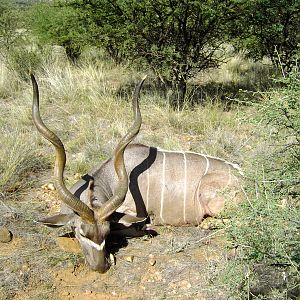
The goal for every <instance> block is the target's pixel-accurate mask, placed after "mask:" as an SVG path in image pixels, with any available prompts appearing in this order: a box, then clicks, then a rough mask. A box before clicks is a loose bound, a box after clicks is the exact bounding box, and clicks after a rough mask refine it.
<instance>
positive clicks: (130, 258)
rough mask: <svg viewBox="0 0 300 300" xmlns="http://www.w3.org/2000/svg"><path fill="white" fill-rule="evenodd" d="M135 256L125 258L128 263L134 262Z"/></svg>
mask: <svg viewBox="0 0 300 300" xmlns="http://www.w3.org/2000/svg"><path fill="white" fill-rule="evenodd" d="M133 259H134V256H133V255H129V256H125V260H126V261H128V262H131V263H132V262H133Z"/></svg>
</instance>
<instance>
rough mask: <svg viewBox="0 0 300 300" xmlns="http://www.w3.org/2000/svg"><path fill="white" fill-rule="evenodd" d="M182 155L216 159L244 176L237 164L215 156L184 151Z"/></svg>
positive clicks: (166, 151) (162, 150)
mask: <svg viewBox="0 0 300 300" xmlns="http://www.w3.org/2000/svg"><path fill="white" fill-rule="evenodd" d="M157 150H158V151H160V152H165V153H168V152H169V153H183V152H182V151H172V150H164V149H160V148H157ZM184 153H186V154H195V155H200V156H204V157H206V158H211V159H216V160H220V161H222V162H224V163H225V164H227V165H230V166H232V167H233V168H234V169H236V170H237V171H238V172H239V173H240V174H241V175H242V176H244V173H243V171H242V168H241V167H240V166H239V165H238V164H235V163H232V162H229V161H227V160H225V159H223V158H220V157H216V156H211V155H207V154H202V153H197V152H193V151H184Z"/></svg>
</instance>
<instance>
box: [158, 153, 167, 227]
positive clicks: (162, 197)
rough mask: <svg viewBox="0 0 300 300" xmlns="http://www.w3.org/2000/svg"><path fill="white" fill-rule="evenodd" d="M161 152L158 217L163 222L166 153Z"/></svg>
mask: <svg viewBox="0 0 300 300" xmlns="http://www.w3.org/2000/svg"><path fill="white" fill-rule="evenodd" d="M162 154H163V164H162V187H161V194H160V214H159V215H160V219H161V220H162V222H163V223H164V222H165V221H164V218H163V209H164V192H165V180H166V178H165V177H166V154H165V153H164V152H162Z"/></svg>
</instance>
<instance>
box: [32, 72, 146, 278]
mask: <svg viewBox="0 0 300 300" xmlns="http://www.w3.org/2000/svg"><path fill="white" fill-rule="evenodd" d="M145 78H146V77H144V78H143V79H142V80H141V82H140V83H139V84H138V85H137V87H136V89H135V92H134V95H133V100H132V106H133V112H134V122H133V124H132V126H131V127H130V129H129V130H128V132H127V134H126V135H125V136H124V137H123V138H122V139H121V141H120V142H119V144H118V145H117V147H116V149H115V151H114V156H113V159H114V168H115V172H116V174H117V178H118V179H117V180H118V183H117V187H116V189H115V191H114V194H113V196H112V197H111V198H110V199H108V200H107V201H105V202H104V203H103V205H101V206H100V207H99V206H97V207H94V206H93V203H92V201H91V199H88V201H86V202H87V203H85V202H82V201H81V200H80V199H78V198H77V197H76V196H75V195H73V194H72V193H71V192H70V191H69V190H68V189H67V188H66V186H65V184H64V178H63V173H64V168H65V163H66V154H65V149H64V145H63V143H62V142H61V140H60V139H59V138H58V136H57V135H56V134H55V133H53V132H52V131H51V130H49V129H48V128H47V126H46V125H45V124H44V122H43V121H42V119H41V116H40V111H39V90H38V85H37V82H36V79H35V77H34V75H32V74H31V80H32V85H33V105H32V117H33V121H34V124H35V126H36V128H37V129H38V131H39V132H40V133H41V134H42V135H43V136H44V138H46V139H47V140H49V141H50V142H51V143H52V145H53V146H54V148H55V167H54V179H55V183H56V190H57V193H58V195H59V197H60V199H61V201H63V202H64V203H65V204H66V205H67V206H68V207H69V208H71V209H72V211H73V212H74V213H73V214H59V215H56V216H52V217H49V218H46V219H43V220H41V222H42V223H44V224H46V225H49V226H63V225H64V224H66V223H68V222H70V221H71V219H72V225H73V226H74V228H75V236H76V238H77V239H78V240H79V242H80V245H81V248H82V251H83V253H84V256H85V259H86V261H87V263H88V265H89V266H90V267H91V268H92V269H93V270H96V271H99V272H100V273H104V272H105V271H107V270H108V269H109V267H110V264H111V262H110V259H109V255H108V254H107V253H106V249H105V239H106V237H107V236H108V234H109V232H110V223H109V221H108V218H109V217H110V216H111V214H112V213H113V212H115V211H116V210H117V209H118V207H120V206H121V205H122V203H123V201H124V200H125V196H126V193H127V190H128V175H127V173H126V169H125V164H124V151H125V148H126V147H127V145H128V144H129V143H130V142H131V141H132V140H133V139H134V137H135V136H136V135H137V134H138V132H139V130H140V127H141V122H142V118H141V113H140V109H139V103H138V99H139V93H140V90H141V87H142V85H143V82H144V80H145ZM92 188H93V181H92V180H91V181H90V182H89V186H88V189H92Z"/></svg>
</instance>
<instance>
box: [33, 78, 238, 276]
mask: <svg viewBox="0 0 300 300" xmlns="http://www.w3.org/2000/svg"><path fill="white" fill-rule="evenodd" d="M31 79H32V85H33V106H32V116H33V121H34V124H35V126H36V127H37V129H38V131H39V132H40V133H41V134H42V135H43V136H44V137H45V138H46V139H47V140H49V141H50V142H51V143H52V144H53V146H54V148H55V167H54V178H55V185H56V189H57V193H58V195H59V197H60V199H61V201H62V202H63V203H64V204H65V205H64V208H63V209H62V211H61V213H60V214H58V215H54V216H51V217H48V218H45V219H43V220H40V222H42V223H43V224H45V225H48V226H63V225H65V224H69V225H70V226H72V228H73V229H74V232H75V236H76V238H77V239H78V241H79V243H80V245H81V248H82V251H83V253H84V256H85V259H86V261H87V263H88V265H89V266H90V267H91V268H92V269H93V270H96V271H99V272H101V273H103V272H105V271H107V270H108V269H109V267H110V265H111V261H110V258H109V254H108V253H107V251H106V247H105V240H106V238H107V236H108V235H109V234H110V233H112V234H121V235H125V236H126V235H142V234H145V233H147V226H146V225H147V224H150V223H151V224H156V225H164V224H170V225H174V226H180V225H186V224H190V225H198V224H200V223H201V221H202V220H203V218H204V217H205V216H214V215H216V214H217V213H219V212H220V211H221V210H222V208H223V207H224V204H225V201H226V200H229V201H230V202H235V201H236V200H237V197H236V194H237V192H238V191H239V189H240V179H239V178H240V177H239V176H238V173H241V170H240V168H239V166H238V165H236V164H233V163H230V162H227V161H225V160H222V159H220V158H214V157H211V156H208V155H204V154H198V153H193V152H180V151H174V152H173V151H165V150H161V149H158V148H155V147H149V146H145V145H141V144H130V145H129V143H130V142H131V141H132V140H133V139H134V138H135V136H136V135H137V134H138V132H139V130H140V127H141V122H142V118H141V113H140V108H139V101H138V100H139V94H140V90H141V87H142V85H143V82H144V80H145V78H143V79H142V80H141V82H140V83H139V84H138V85H137V87H136V89H135V91H134V95H133V100H132V107H133V113H134V121H133V124H132V126H131V127H130V128H129V130H128V132H127V134H126V135H125V136H124V137H123V138H122V139H121V141H120V142H119V144H118V145H117V147H116V149H115V150H114V154H113V156H112V157H111V158H109V159H108V160H106V161H104V162H103V163H102V165H101V166H100V167H99V168H98V169H96V170H94V171H92V172H90V173H88V174H86V175H85V176H83V177H82V179H80V180H79V181H78V182H77V183H76V184H75V185H74V186H73V187H72V188H71V189H70V190H68V189H67V188H66V186H65V184H64V178H63V173H64V168H65V163H66V155H65V149H64V145H63V143H62V142H61V140H60V139H59V138H58V137H57V135H56V134H54V133H53V132H52V131H50V130H49V129H48V128H47V126H46V125H45V124H44V123H43V121H42V119H41V117H40V112H39V91H38V85H37V82H36V79H35V77H34V76H33V75H31Z"/></svg>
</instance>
